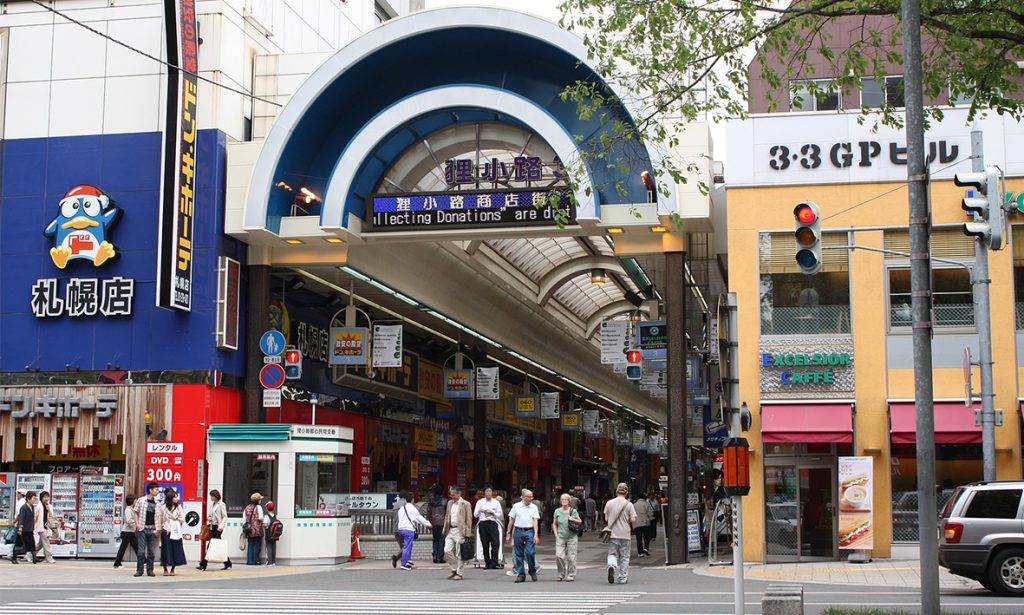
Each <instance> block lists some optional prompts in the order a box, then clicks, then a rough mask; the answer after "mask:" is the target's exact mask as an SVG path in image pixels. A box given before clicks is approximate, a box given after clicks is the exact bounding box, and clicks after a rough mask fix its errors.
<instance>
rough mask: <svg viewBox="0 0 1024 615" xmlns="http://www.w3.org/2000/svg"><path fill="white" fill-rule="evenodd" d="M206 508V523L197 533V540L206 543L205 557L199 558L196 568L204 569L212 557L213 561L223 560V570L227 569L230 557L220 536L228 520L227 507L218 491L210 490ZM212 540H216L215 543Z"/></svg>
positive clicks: (229, 565) (229, 564) (229, 566)
mask: <svg viewBox="0 0 1024 615" xmlns="http://www.w3.org/2000/svg"><path fill="white" fill-rule="evenodd" d="M207 510H208V511H209V512H208V513H207V514H206V525H204V526H203V530H202V531H201V532H200V533H199V540H200V541H201V542H203V543H205V545H206V559H201V560H199V568H198V569H199V570H206V564H207V563H208V562H209V561H210V560H211V559H212V560H213V562H214V563H220V562H224V570H227V569H229V568H231V558H230V557H228V549H227V545H225V544H224V541H223V539H222V538H221V536H222V535H223V534H224V524H225V523H227V520H228V507H227V506H225V504H224V499H223V498H221V497H220V491H218V490H216V489H212V490H210V503H209V505H208V507H207ZM214 540H216V541H218V542H217V543H216V544H215V543H214V542H213V541H214ZM211 551H212V553H211ZM222 556H223V557H222Z"/></svg>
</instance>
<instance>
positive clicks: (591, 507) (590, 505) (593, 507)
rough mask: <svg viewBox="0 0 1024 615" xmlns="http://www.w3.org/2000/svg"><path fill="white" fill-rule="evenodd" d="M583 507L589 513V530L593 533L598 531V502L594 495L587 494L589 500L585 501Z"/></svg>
mask: <svg viewBox="0 0 1024 615" xmlns="http://www.w3.org/2000/svg"><path fill="white" fill-rule="evenodd" d="M583 506H584V507H585V508H586V511H587V529H588V530H590V531H591V532H593V531H594V530H595V529H597V500H595V499H594V494H593V493H588V494H587V498H586V499H585V500H583Z"/></svg>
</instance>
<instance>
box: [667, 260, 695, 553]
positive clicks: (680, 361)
mask: <svg viewBox="0 0 1024 615" xmlns="http://www.w3.org/2000/svg"><path fill="white" fill-rule="evenodd" d="M685 261H686V253H685V252H668V253H666V254H665V278H666V284H665V289H664V290H665V320H666V322H667V326H668V519H666V520H665V523H666V526H665V529H666V530H667V531H668V554H667V563H669V564H685V563H687V562H688V561H689V553H688V550H687V548H686V499H687V485H686V295H687V292H689V291H688V289H687V288H686V278H685V275H686V270H685V267H684V265H685Z"/></svg>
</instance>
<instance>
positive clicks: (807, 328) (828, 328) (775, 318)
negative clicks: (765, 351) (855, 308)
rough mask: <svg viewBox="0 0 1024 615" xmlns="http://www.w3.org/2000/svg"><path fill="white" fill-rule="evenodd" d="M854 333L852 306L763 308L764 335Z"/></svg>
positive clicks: (762, 325) (762, 333) (762, 330)
mask: <svg viewBox="0 0 1024 615" xmlns="http://www.w3.org/2000/svg"><path fill="white" fill-rule="evenodd" d="M837 333H838V334H844V333H846V334H848V333H850V306H849V305H816V306H813V307H766V306H762V307H761V335H829V334H837Z"/></svg>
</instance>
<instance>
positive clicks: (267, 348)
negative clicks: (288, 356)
mask: <svg viewBox="0 0 1024 615" xmlns="http://www.w3.org/2000/svg"><path fill="white" fill-rule="evenodd" d="M284 345H285V340H284V333H281V332H280V331H278V330H277V329H271V330H270V331H267V332H266V333H264V334H263V336H262V337H260V350H262V351H263V354H265V355H267V356H268V357H276V356H277V355H279V354H281V353H282V352H284Z"/></svg>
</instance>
